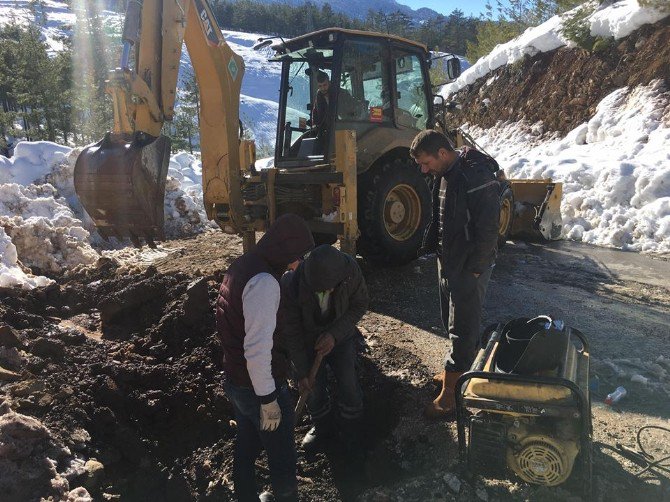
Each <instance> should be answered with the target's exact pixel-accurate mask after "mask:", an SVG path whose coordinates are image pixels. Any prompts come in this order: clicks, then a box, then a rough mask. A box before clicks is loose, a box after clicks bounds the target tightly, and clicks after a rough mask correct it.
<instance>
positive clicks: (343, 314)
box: [278, 246, 369, 379]
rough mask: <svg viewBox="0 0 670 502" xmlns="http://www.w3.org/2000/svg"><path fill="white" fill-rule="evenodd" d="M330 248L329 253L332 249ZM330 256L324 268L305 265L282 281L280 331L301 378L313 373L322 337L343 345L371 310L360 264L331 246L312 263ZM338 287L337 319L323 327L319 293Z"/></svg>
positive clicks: (334, 304) (335, 300)
mask: <svg viewBox="0 0 670 502" xmlns="http://www.w3.org/2000/svg"><path fill="white" fill-rule="evenodd" d="M328 248H329V249H328ZM323 253H325V254H328V255H329V256H328V257H327V258H326V259H324V260H322V261H321V265H322V266H321V267H320V268H319V269H316V268H317V267H314V270H310V263H308V262H303V263H301V264H300V266H299V267H298V268H297V269H296V270H295V271H294V272H287V273H286V274H284V276H283V277H282V280H281V287H282V299H281V304H280V306H279V320H278V322H279V330H280V332H281V340H282V345H283V346H284V347H285V349H286V350H287V351H288V354H289V358H290V359H291V361H292V362H293V365H294V366H295V369H296V371H297V377H298V378H299V379H300V378H304V377H306V376H307V374H308V373H309V369H310V367H311V365H312V360H313V357H314V344H315V343H316V340H317V339H318V338H319V336H320V335H321V334H322V333H326V332H328V333H330V334H331V335H333V337H334V338H335V343H336V344H339V343H342V342H343V341H345V340H347V339H349V338H350V337H352V336H353V335H354V333H355V332H356V323H357V322H358V321H359V320H360V319H361V317H363V315H364V314H365V312H366V311H367V308H368V301H369V298H368V289H367V286H366V284H365V279H364V278H363V273H362V272H361V269H360V267H359V266H358V264H357V263H356V261H355V260H354V259H353V258H352V257H351V256H349V255H347V254H344V253H341V252H340V251H337V250H336V249H334V248H332V247H331V246H319V247H318V248H316V249H315V250H314V251H313V252H312V255H311V256H310V258H308V261H311V260H315V259H319V255H320V254H323ZM332 287H334V290H333V292H332V293H331V295H332V300H331V305H332V308H333V309H334V316H333V319H332V321H330V322H329V323H327V324H325V325H322V324H321V323H320V322H319V314H320V308H319V303H318V300H317V297H316V293H315V292H316V291H323V290H325V289H330V288H332Z"/></svg>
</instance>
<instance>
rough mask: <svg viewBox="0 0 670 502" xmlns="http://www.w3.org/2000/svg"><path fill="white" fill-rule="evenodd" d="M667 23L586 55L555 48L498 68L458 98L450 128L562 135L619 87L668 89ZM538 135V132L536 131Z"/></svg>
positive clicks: (669, 51) (669, 52) (669, 39)
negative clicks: (506, 126) (510, 128)
mask: <svg viewBox="0 0 670 502" xmlns="http://www.w3.org/2000/svg"><path fill="white" fill-rule="evenodd" d="M669 60H670V18H666V19H665V20H664V21H660V22H659V23H656V24H654V25H644V26H642V27H641V28H639V29H638V30H636V31H635V32H633V33H632V34H631V35H629V36H628V37H625V38H623V39H621V40H617V41H612V42H611V43H609V44H605V45H601V48H600V50H597V51H595V52H589V51H586V50H583V49H580V48H576V49H569V48H565V47H564V48H560V49H556V50H554V51H550V52H543V53H540V54H537V55H536V56H533V57H530V56H527V57H525V58H523V59H521V60H519V61H518V62H516V63H514V64H512V65H507V66H503V67H501V68H498V69H497V70H495V71H493V72H491V73H490V74H489V75H488V76H487V77H486V78H481V79H479V80H477V81H476V82H474V83H473V84H472V85H469V86H467V87H466V88H464V89H463V90H461V91H460V92H458V93H457V94H456V95H455V96H454V97H453V99H454V100H455V101H456V102H457V103H459V104H460V108H459V109H458V110H456V111H455V112H454V113H453V114H452V115H451V117H450V120H451V121H452V127H453V126H454V125H456V124H464V123H468V124H471V125H478V126H480V127H482V128H489V127H492V126H494V125H495V124H496V123H497V122H499V121H502V122H506V121H512V122H518V121H520V120H525V121H527V122H528V123H530V124H535V123H537V122H542V124H543V128H542V129H541V133H542V134H545V135H550V134H553V133H556V132H558V133H561V134H562V135H565V134H566V133H567V132H569V131H571V130H572V129H574V128H575V127H577V126H578V125H580V124H582V123H584V122H587V121H588V120H589V119H590V118H592V117H593V115H594V114H595V111H596V106H597V104H598V103H600V101H601V100H602V99H603V98H604V97H605V96H607V95H608V94H610V93H611V92H613V91H615V90H616V89H620V88H621V87H625V86H630V87H635V86H637V85H647V84H649V82H651V81H652V80H654V79H661V80H664V81H665V83H666V86H667V84H668V83H670V65H669V64H668V61H669ZM535 130H537V131H540V129H537V128H535Z"/></svg>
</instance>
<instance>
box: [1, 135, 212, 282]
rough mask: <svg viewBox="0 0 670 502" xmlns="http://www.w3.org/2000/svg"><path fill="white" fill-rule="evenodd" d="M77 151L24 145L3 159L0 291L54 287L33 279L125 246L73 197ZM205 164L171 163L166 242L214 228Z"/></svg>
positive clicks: (182, 157)
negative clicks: (106, 234) (104, 234)
mask: <svg viewBox="0 0 670 502" xmlns="http://www.w3.org/2000/svg"><path fill="white" fill-rule="evenodd" d="M78 154H79V150H73V149H71V148H68V147H65V146H60V145H56V144H54V143H49V142H46V141H41V142H34V143H30V142H21V143H19V144H18V145H17V146H16V150H15V156H14V157H13V158H11V159H7V158H5V157H0V287H14V286H20V287H23V288H26V289H32V288H34V287H39V286H45V285H47V284H49V283H51V282H52V281H51V280H50V279H47V278H46V277H42V276H37V277H36V276H33V275H31V274H30V273H29V272H28V271H27V269H26V268H25V267H31V268H33V269H34V270H35V271H39V273H42V274H46V275H51V274H59V273H61V272H63V271H64V270H65V269H68V268H72V267H75V266H77V265H90V264H94V263H95V262H96V261H97V260H98V258H100V254H99V251H100V250H101V249H104V248H109V247H110V246H115V247H120V246H123V245H125V244H124V243H116V242H114V241H112V243H107V242H105V241H104V240H103V239H102V238H101V237H100V235H99V234H98V232H97V231H96V230H95V226H94V225H93V222H92V221H91V219H90V218H89V216H88V215H87V214H86V212H85V211H84V209H83V207H82V206H81V204H80V202H79V199H78V198H77V196H76V193H75V191H74V181H73V173H74V164H75V161H76V158H77V155H78ZM201 176H202V166H201V164H200V162H199V161H198V160H197V159H196V158H195V157H194V156H192V155H188V154H186V153H180V154H176V155H174V156H173V157H172V158H171V160H170V165H169V170H168V178H167V181H166V193H165V213H164V215H165V233H166V236H167V237H169V238H178V237H185V236H190V235H195V234H198V233H202V232H204V231H205V230H207V229H209V228H213V227H215V225H214V223H212V222H211V221H208V219H207V216H206V214H205V211H204V206H203V200H202V184H201Z"/></svg>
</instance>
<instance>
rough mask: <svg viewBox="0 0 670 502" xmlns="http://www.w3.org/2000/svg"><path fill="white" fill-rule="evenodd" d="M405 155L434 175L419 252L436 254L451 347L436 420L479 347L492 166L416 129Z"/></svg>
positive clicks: (492, 226)
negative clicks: (430, 211) (429, 213)
mask: <svg viewBox="0 0 670 502" xmlns="http://www.w3.org/2000/svg"><path fill="white" fill-rule="evenodd" d="M410 154H411V155H412V157H413V158H414V159H415V160H416V162H417V164H419V165H420V166H421V172H422V173H424V174H432V175H433V176H434V177H435V182H434V188H433V215H432V219H431V221H430V223H429V225H428V227H427V228H426V233H425V235H424V242H423V252H424V253H431V252H435V253H437V258H438V262H437V263H438V275H439V277H438V279H439V292H440V307H441V311H442V323H443V324H444V328H445V329H446V330H447V332H448V334H449V339H450V340H451V342H452V347H451V348H450V350H448V352H447V356H446V360H445V364H444V373H443V374H442V376H441V380H442V390H441V392H440V394H439V396H438V397H437V399H435V400H434V401H433V402H432V403H430V404H429V405H428V406H427V407H426V409H425V414H426V416H427V417H429V418H440V417H446V416H448V415H450V414H451V413H452V412H453V410H454V407H455V401H454V386H455V385H456V381H457V380H458V377H459V376H460V375H461V374H463V373H464V372H465V371H468V370H469V369H470V366H471V365H472V362H473V361H474V358H475V355H476V353H477V350H478V348H479V330H480V323H481V310H482V303H483V301H484V296H485V294H486V287H487V285H488V282H489V279H490V277H491V271H492V268H493V265H494V262H495V258H496V250H497V242H498V224H499V219H500V200H499V183H498V181H497V180H496V177H495V175H494V172H495V171H497V170H498V164H497V162H496V161H495V160H493V159H492V158H491V157H489V156H488V155H485V154H483V153H481V152H478V151H476V150H474V149H469V148H464V149H463V150H461V151H455V150H454V149H453V147H452V146H451V143H450V142H449V140H448V139H447V137H446V136H445V135H444V134H442V133H440V132H438V131H434V130H427V131H422V132H420V133H419V134H418V135H417V136H416V137H415V138H414V141H413V142H412V146H411V148H410Z"/></svg>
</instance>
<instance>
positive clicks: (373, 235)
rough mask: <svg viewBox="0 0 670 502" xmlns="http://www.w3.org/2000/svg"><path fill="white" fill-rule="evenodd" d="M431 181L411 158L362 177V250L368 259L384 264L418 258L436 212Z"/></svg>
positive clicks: (377, 167) (394, 263)
mask: <svg viewBox="0 0 670 502" xmlns="http://www.w3.org/2000/svg"><path fill="white" fill-rule="evenodd" d="M429 181H430V179H429V178H428V177H426V176H424V175H423V174H421V172H420V171H419V169H418V167H417V166H416V165H415V164H414V163H413V162H411V161H410V160H409V159H395V160H393V161H390V162H387V163H384V164H380V165H377V166H374V167H372V168H371V169H370V170H369V171H367V172H366V173H364V174H362V175H361V176H360V177H359V189H358V226H359V229H360V231H361V236H360V238H359V239H358V250H359V252H360V253H361V255H362V256H363V257H364V258H366V259H368V260H370V261H373V262H375V263H380V264H384V265H403V264H405V263H409V262H410V261H412V260H414V259H416V257H417V251H418V250H419V248H420V247H421V241H422V239H423V232H424V229H425V228H426V225H427V224H428V221H429V219H430V215H431V210H432V206H431V190H430V187H429Z"/></svg>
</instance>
